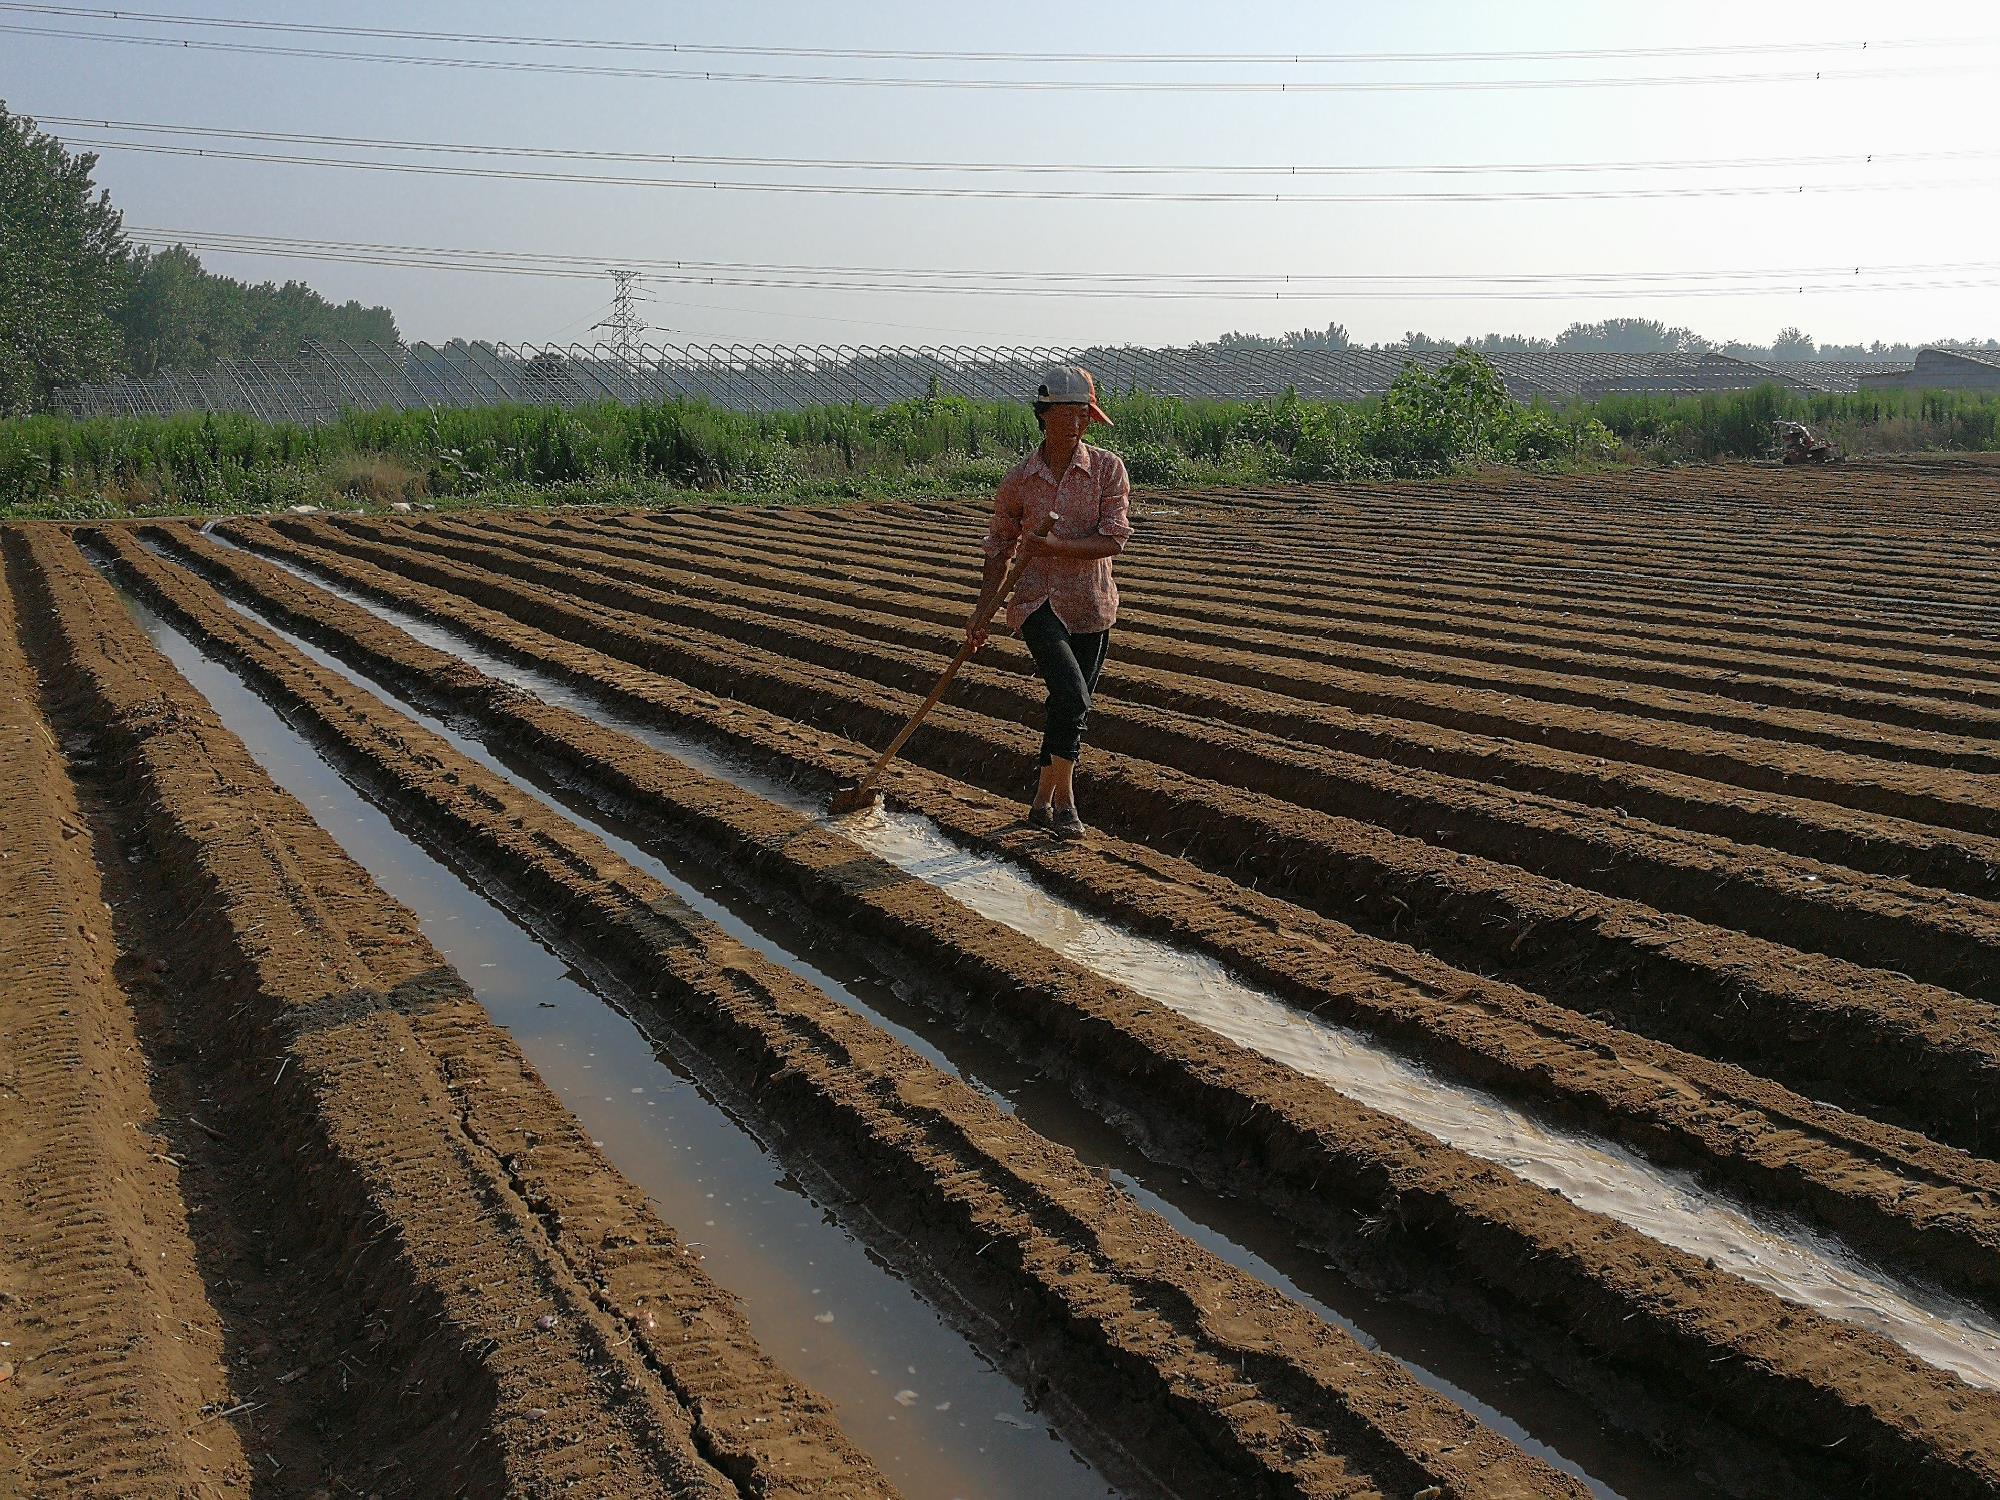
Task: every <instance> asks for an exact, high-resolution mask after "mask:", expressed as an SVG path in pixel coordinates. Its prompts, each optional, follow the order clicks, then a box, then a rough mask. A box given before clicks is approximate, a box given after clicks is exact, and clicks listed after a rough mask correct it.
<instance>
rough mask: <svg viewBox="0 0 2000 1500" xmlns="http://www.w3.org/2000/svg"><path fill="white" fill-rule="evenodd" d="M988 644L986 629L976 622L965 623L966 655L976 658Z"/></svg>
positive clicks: (968, 621)
mask: <svg viewBox="0 0 2000 1500" xmlns="http://www.w3.org/2000/svg"><path fill="white" fill-rule="evenodd" d="M985 644H986V627H985V626H984V625H981V624H979V623H978V622H977V621H974V620H967V621H966V622H965V654H966V655H967V656H974V655H977V654H978V651H979V648H980V647H981V646H983V645H985Z"/></svg>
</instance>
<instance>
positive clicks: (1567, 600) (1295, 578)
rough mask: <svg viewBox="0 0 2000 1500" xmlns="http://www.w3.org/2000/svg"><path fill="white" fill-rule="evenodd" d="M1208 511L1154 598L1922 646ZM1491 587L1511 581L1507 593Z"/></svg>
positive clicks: (1313, 517)
mask: <svg viewBox="0 0 2000 1500" xmlns="http://www.w3.org/2000/svg"><path fill="white" fill-rule="evenodd" d="M1438 503H1439V504H1449V503H1451V497H1450V496H1448V495H1446V496H1440V497H1438ZM1153 509H1154V510H1155V511H1158V510H1159V509H1160V508H1159V507H1157V506H1155V507H1153ZM1208 509H1209V508H1208V507H1201V508H1200V509H1198V510H1197V511H1196V512H1195V514H1194V516H1193V517H1182V516H1178V515H1177V516H1176V517H1175V518H1174V520H1173V523H1172V524H1173V526H1174V535H1175V539H1176V540H1177V542H1179V544H1180V548H1179V550H1180V552H1182V553H1187V554H1192V555H1194V556H1195V557H1196V558H1198V561H1189V562H1182V561H1179V560H1178V557H1177V556H1168V557H1161V556H1158V555H1157V554H1156V555H1155V556H1153V557H1150V558H1149V557H1147V556H1146V555H1145V549H1144V548H1143V547H1141V548H1140V549H1139V551H1138V555H1135V556H1134V558H1133V559H1132V564H1131V567H1130V568H1129V569H1128V570H1127V571H1128V572H1129V573H1130V574H1131V575H1132V576H1133V577H1134V578H1135V579H1138V578H1143V579H1145V580H1146V581H1153V582H1157V583H1159V584H1163V585H1165V586H1163V587H1156V588H1155V589H1154V590H1153V592H1155V593H1156V594H1159V595H1173V596H1178V595H1182V594H1184V593H1186V592H1188V591H1189V590H1194V591H1197V592H1199V591H1201V590H1203V589H1206V588H1209V587H1211V586H1213V585H1215V584H1218V583H1219V584H1220V585H1221V586H1222V587H1224V588H1225V589H1227V588H1229V587H1231V586H1235V587H1243V586H1246V585H1247V586H1251V587H1255V588H1257V589H1260V590H1264V591H1268V592H1276V593H1281V594H1283V595H1285V596H1286V597H1287V599H1288V601H1289V602H1290V603H1292V604H1294V605H1296V606H1298V607H1300V608H1301V609H1303V610H1305V611H1306V612H1308V613H1309V614H1310V613H1313V612H1316V611H1317V610H1318V608H1320V603H1319V601H1320V600H1321V599H1322V598H1323V597H1324V596H1325V595H1327V594H1329V593H1338V592H1340V591H1342V590H1356V591H1360V592H1362V593H1364V594H1366V595H1368V596H1370V597H1386V598H1405V599H1407V600H1409V601H1412V602H1415V603H1418V604H1423V605H1435V604H1437V603H1439V602H1440V601H1444V600H1455V601H1458V602H1459V603H1460V604H1461V605H1463V606H1464V607H1473V608H1485V607H1488V606H1490V607H1492V608H1494V609H1497V610H1501V611H1518V610H1527V611H1531V612H1538V613H1539V614H1540V615H1541V616H1542V617H1544V618H1550V617H1553V618H1554V619H1556V620H1562V619H1565V618H1568V619H1576V620H1591V619H1600V620H1605V621H1609V622H1611V623H1613V624H1616V625H1620V626H1627V625H1629V626H1633V627H1638V626H1643V625H1647V624H1661V625H1668V626H1677V627H1687V628H1697V629H1718V628H1722V627H1724V626H1731V627H1735V628H1737V629H1739V630H1747V629H1749V628H1751V627H1753V626H1756V625H1762V626H1764V627H1766V628H1767V629H1774V630H1776V631H1778V632H1780V633H1782V634H1783V635H1796V636H1797V637H1799V638H1800V639H1801V640H1817V641H1825V642H1827V643H1829V644H1850V645H1852V644H1859V645H1864V646H1873V647H1879V648H1885V649H1888V650H1891V651H1901V652H1909V651H1912V650H1916V649H1919V647H1918V644H1917V643H1916V642H1913V641H1912V640H1911V635H1910V632H1911V630H1912V628H1913V627H1916V626H1918V624H1919V622H1917V621H1915V620H1913V619H1911V618H1909V611H1908V610H1907V609H1892V610H1886V611H1884V612H1881V613H1879V614H1870V613H1866V612H1864V611H1861V610H1859V609H1857V608H1856V606H1855V604H1854V602H1853V601H1851V600H1850V601H1845V602H1843V603H1841V604H1839V605H1837V606H1832V605H1828V604H1826V603H1824V602H1819V601H1814V602H1811V603H1807V604H1801V605H1798V606H1788V605H1782V604H1778V603H1776V602H1774V601H1775V600H1776V599H1777V598H1778V597H1779V596H1781V595H1782V593H1783V591H1782V590H1768V589H1767V590H1759V591H1757V592H1756V593H1754V594H1737V595H1732V596H1729V597H1726V598H1718V597H1716V596H1715V595H1713V594H1712V593H1709V592H1704V591H1694V592H1689V591H1685V590H1682V591H1676V590H1671V589H1658V588H1648V587H1646V586H1644V585H1643V584H1640V583H1638V582H1637V581H1635V580H1633V579H1631V578H1629V577H1626V576H1623V575H1617V574H1613V573H1610V572H1608V571H1606V570H1601V569H1587V568H1574V567H1572V568H1567V569H1561V570H1553V569H1547V568H1543V569H1532V570H1531V569H1529V568H1528V567H1526V566H1525V565H1523V564H1521V563H1519V562H1518V561H1516V560H1512V559H1497V560H1489V561H1488V562H1486V563H1485V564H1484V565H1483V566H1481V565H1474V564H1472V563H1469V562H1467V561H1466V560H1465V559H1463V558H1461V557H1459V556H1458V555H1456V554H1455V553H1450V552H1436V553H1430V554H1423V553H1421V552H1419V551H1418V550H1417V549H1416V544H1415V542H1414V541H1410V540H1406V538H1413V537H1414V536H1415V535H1416V534H1417V533H1419V532H1420V531H1421V528H1422V526H1423V524H1424V517H1423V515H1422V513H1421V512H1419V513H1413V514H1409V515H1406V516H1404V517H1403V526H1402V529H1401V530H1400V531H1399V532H1398V535H1397V537H1396V538H1395V539H1394V540H1393V541H1391V542H1389V543H1387V544H1384V545H1380V546H1372V547H1366V548H1362V547H1352V546H1349V545H1347V544H1346V543H1345V542H1344V540H1343V537H1344V532H1345V528H1346V525H1347V523H1348V520H1349V519H1350V518H1349V517H1348V516H1347V515H1346V514H1345V513H1343V512H1341V511H1337V510H1327V509H1315V510H1313V511H1312V512H1311V513H1310V520H1309V522H1308V523H1307V524H1310V526H1311V527H1312V532H1311V534H1310V535H1309V536H1307V537H1306V538H1304V539H1302V540H1300V541H1298V542H1296V543H1294V544H1293V545H1292V546H1291V547H1289V548H1288V547H1287V546H1286V545H1285V543H1284V542H1283V541H1282V540H1281V539H1280V538H1278V537H1273V536H1267V535H1266V532H1267V530H1268V528H1269V527H1270V524H1271V523H1270V521H1269V520H1268V518H1266V517H1261V516H1260V517H1257V518H1255V519H1253V520H1252V522H1251V523H1250V530H1251V533H1252V534H1253V535H1254V537H1255V538H1256V540H1255V542H1254V543H1253V544H1251V545H1250V546H1249V547H1247V548H1246V546H1245V545H1244V544H1243V543H1242V541H1241V540H1240V539H1239V538H1240V536H1241V535H1242V533H1243V531H1244V526H1243V523H1242V522H1240V521H1225V522H1224V523H1222V524H1223V525H1224V526H1225V527H1226V528H1234V530H1233V531H1232V530H1229V529H1225V530H1223V531H1221V532H1220V533H1218V532H1216V531H1215V530H1213V529H1212V528H1211V527H1207V526H1204V525H1202V524H1201V523H1200V521H1199V517H1200V516H1201V515H1203V514H1206V513H1207V512H1208ZM871 511H872V512H873V515H874V516H887V515H889V514H891V513H892V509H891V508H871ZM824 514H825V513H820V512H815V513H809V514H808V515H807V516H803V517H798V518H796V519H795V520H794V525H795V526H804V527H806V528H807V529H811V528H812V527H813V526H816V525H821V524H823V525H824V526H826V527H827V528H829V529H832V530H834V531H835V532H836V533H837V532H838V531H839V530H840V529H841V528H842V527H843V526H844V525H846V524H848V523H844V522H843V521H842V520H841V519H840V518H839V517H838V516H827V517H826V519H825V520H824V521H823V522H822V520H821V517H822V515H824ZM893 514H894V515H895V516H896V517H897V518H898V519H900V520H901V522H902V524H903V525H905V526H906V527H908V528H909V529H910V530H911V532H912V533H913V534H915V535H918V536H924V535H929V536H930V537H931V538H932V539H933V540H935V541H937V542H939V543H941V544H945V545H949V544H951V543H952V542H953V541H954V540H956V539H957V538H959V537H962V536H964V535H966V534H968V533H976V532H977V530H978V528H979V527H980V526H981V525H982V524H983V517H982V516H981V515H980V514H979V513H978V512H977V511H976V510H975V509H973V508H970V507H963V508H961V507H956V506H947V507H943V508H938V507H928V508H922V509H919V508H917V507H913V506H905V507H899V508H893ZM1145 514H1146V507H1145V506H1144V505H1143V504H1142V506H1141V510H1140V515H1141V517H1142V519H1143V517H1144V516H1145ZM860 524H861V525H863V526H864V527H865V526H867V525H869V524H872V516H871V521H869V522H862V523H860ZM1543 575H1547V576H1543ZM1496 579H1500V580H1504V584H1503V583H1501V582H1497V581H1496ZM1224 597H1225V601H1226V595H1225V596H1224ZM1607 599H1615V600H1617V601H1618V602H1617V604H1615V605H1613V604H1609V603H1606V602H1604V601H1605V600H1607ZM1991 626H1992V621H1991V620H1990V618H1985V619H1983V620H1973V621H1958V622H1953V623H1948V624H1946V625H1944V626H1942V627H1938V626H1934V625H1928V624H1926V625H1924V626H1923V627H1922V628H1924V630H1925V634H1924V636H1923V638H1922V641H1921V650H1922V651H1923V652H1925V653H1927V654H1935V655H1937V656H1939V657H1958V658H1968V659H1971V660H1974V661H1983V662H1984V663H1986V664H1987V667H1988V669H1989V670H1990V668H1991V666H1992V664H1993V662H1994V659H1995V658H1996V656H2000V646H1996V645H1994V644H1993V643H1992V641H1991V635H1992V630H1991ZM1955 629H1956V630H1957V631H1959V632H1961V633H1963V632H1965V631H1967V630H1969V632H1970V638H1969V639H1966V640H1961V639H1956V638H1955V637H1954V630H1955Z"/></svg>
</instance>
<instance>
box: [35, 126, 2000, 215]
mask: <svg viewBox="0 0 2000 1500" xmlns="http://www.w3.org/2000/svg"><path fill="white" fill-rule="evenodd" d="M63 139H64V140H65V141H66V142H67V143H68V144H70V145H72V146H77V147H82V148H86V149H89V150H92V151H136V152H144V153H147V154H151V155H156V156H185V157H205V158H210V159H213V160H217V161H248V162H266V163H271V164H275V165H283V166H299V167H335V168H339V169H342V170H346V171H360V172H398V173H405V174H413V175H417V176H425V177H463V178H468V179H474V180H479V181H496V180H497V181H506V182H566V183H573V184H576V185H579V186H590V187H641V188H655V189H676V190H681V191H690V192H694V191H699V192H717V193H785V194H802V193H803V194H814V195H819V196H830V197H875V198H927V199H952V198H956V199H995V200H1030V201H1040V202H1059V201H1090V202H1116V203H1146V202H1152V203H1243V204H1247V203H1503V202H1517V203H1554V202H1565V201H1572V200H1577V199H1611V198H1629V199H1648V198H1762V197H1793V196H1802V195H1806V194H1814V193H1840V194H1847V193H1869V192H1881V191H1890V190H1894V191H1924V190H1930V189H1940V188H1942V189H1950V190H1953V191H1962V190H1964V189H1966V188H1970V187H1986V186H1991V185H1992V184H1993V182H1994V179H1991V178H1978V177H1937V178H1904V179H1894V178H1890V179H1872V180H1863V181H1858V182H1816V183H1798V182H1775V183H1711V184H1705V185H1701V186H1695V187H1577V188H1526V189H1497V188H1496V189H1487V190H1468V189H1451V190H1439V191H1429V192H1426V191H1418V190H1407V191H1374V192H1341V193H1329V192H1303V193H1301V192H1231V191H1226V190H1219V189H1217V190H1192V189H1184V190H1166V191H1163V190H1159V189H1140V188H1058V187H1022V188H1001V187H939V186H932V185H928V184H925V185H921V186H915V185H907V184H897V183H850V182H753V181H743V180H738V179H733V178H720V177H714V178H710V177H635V176H621V175H617V174H613V173H605V172H547V171H531V170H528V169H526V168H519V167H480V166H471V165H451V166H444V165H439V164H437V163H432V162H399V161H371V160H364V159H357V158H354V157H343V156H303V155H298V154H295V153H290V152H272V151H244V150H240V149H226V148H222V147H216V146H174V145H168V144H165V143H163V142H159V141H120V140H105V139H103V138H101V137H96V136H87V135H75V134H69V133H65V134H64V136H63Z"/></svg>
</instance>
